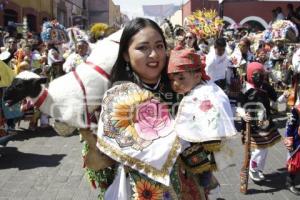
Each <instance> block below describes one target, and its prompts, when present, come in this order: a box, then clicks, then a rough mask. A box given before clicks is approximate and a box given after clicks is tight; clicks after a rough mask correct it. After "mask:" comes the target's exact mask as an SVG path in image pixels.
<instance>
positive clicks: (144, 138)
mask: <svg viewBox="0 0 300 200" xmlns="http://www.w3.org/2000/svg"><path fill="white" fill-rule="evenodd" d="M288 6H289V14H288V16H287V18H288V20H291V21H292V22H294V23H295V24H296V26H298V28H299V17H297V15H296V12H294V11H293V7H291V5H290V4H289V5H288ZM274 12H275V11H274ZM282 15H283V14H282V13H281V12H280V10H279V9H276V17H277V18H278V20H281V19H279V18H284V17H283V16H282ZM273 23H275V22H273ZM287 29H288V31H290V30H291V29H292V28H291V27H288V28H287ZM292 31H294V29H292ZM103 33H104V32H103ZM223 33H224V34H223V36H221V35H222V34H219V35H218V36H217V37H200V36H199V35H198V34H197V33H196V32H194V31H193V30H192V29H188V28H185V27H178V28H177V29H176V30H174V32H172V34H171V36H170V35H169V36H167V35H165V32H163V30H162V29H161V28H160V27H159V26H158V25H157V24H156V23H155V22H154V21H152V20H150V19H145V18H136V19H133V20H132V21H130V22H129V23H128V24H126V25H125V26H124V30H123V33H122V36H121V38H120V42H119V54H118V57H117V60H116V62H115V65H114V66H113V68H112V71H111V74H110V82H111V88H110V89H109V90H108V91H107V92H106V93H105V95H104V97H103V103H102V111H101V113H102V114H101V116H102V117H101V118H100V119H99V121H100V122H99V127H98V130H97V133H96V134H97V137H98V141H97V145H98V147H99V149H100V151H102V152H104V153H105V154H106V156H108V157H110V158H112V159H113V160H115V162H112V163H111V164H110V165H109V166H107V167H106V168H105V169H101V170H99V171H98V173H97V172H95V173H94V174H93V177H92V182H93V183H94V182H98V185H99V187H101V191H102V193H101V194H100V195H99V198H100V199H103V198H105V199H130V198H131V197H134V198H135V199H199V200H200V199H208V197H209V193H210V191H211V190H213V189H215V188H217V187H219V186H220V184H219V182H218V180H217V179H216V178H215V176H214V175H213V171H214V170H217V169H220V168H222V167H220V166H221V165H223V164H222V159H223V158H225V157H226V155H225V154H226V153H225V150H224V149H225V148H229V149H230V147H228V145H226V142H228V141H230V140H231V139H232V138H233V137H234V136H235V135H236V129H240V131H241V134H242V141H243V143H246V142H247V141H245V134H247V133H246V124H247V123H250V125H251V139H250V141H249V142H250V146H251V158H250V165H249V168H250V169H249V176H250V178H251V179H252V180H253V181H254V182H255V183H258V182H262V181H263V180H264V179H265V177H264V173H263V170H264V166H265V162H266V160H267V154H268V149H269V148H270V147H271V146H273V145H274V144H276V143H278V142H279V141H281V137H282V136H281V135H280V133H279V132H278V130H277V128H276V125H275V124H274V122H273V117H274V114H276V113H277V112H278V111H276V105H277V104H278V103H282V104H289V106H290V108H292V109H291V112H290V111H288V112H287V113H288V116H290V117H289V120H288V123H287V127H286V132H285V139H284V144H285V145H286V147H287V150H288V153H289V156H288V161H287V164H286V166H287V169H288V175H287V179H286V186H287V188H288V189H289V190H290V191H291V192H292V193H294V194H295V195H300V190H299V189H297V188H296V187H295V177H296V174H297V173H298V172H299V171H300V151H299V149H300V136H299V133H298V128H299V119H300V118H299V109H300V108H299V99H300V98H299V96H297V93H298V89H297V88H298V87H297V86H298V72H299V71H298V70H299V69H298V68H299V67H300V49H298V48H299V46H298V43H297V42H299V34H298V32H297V31H294V34H293V35H292V36H291V37H292V38H288V37H289V36H288V35H284V38H280V39H275V38H274V37H273V38H272V39H271V40H267V39H266V40H264V39H262V38H263V37H259V39H257V38H258V37H256V36H255V35H253V34H252V35H251V34H248V33H247V32H245V29H242V28H241V29H237V30H235V31H233V32H231V34H228V35H227V34H226V31H224V30H223ZM106 34H107V35H108V34H109V31H108V32H107V33H106ZM257 34H259V33H257ZM71 35H73V39H72V44H69V45H67V46H65V45H62V44H53V43H47V42H43V41H42V40H41V39H40V37H39V36H34V35H30V36H29V35H27V36H26V38H21V37H20V36H16V35H14V34H13V33H4V32H3V36H5V37H3V38H2V39H3V46H2V47H1V52H0V53H1V54H0V58H1V61H0V64H1V65H0V66H1V68H2V69H1V71H2V70H4V68H10V69H11V70H12V71H14V72H13V73H14V74H15V75H17V74H19V73H21V72H22V71H26V70H29V71H34V72H35V73H38V74H40V75H44V76H47V77H48V78H49V81H51V80H53V79H55V78H57V77H59V76H62V75H64V74H66V73H70V72H72V71H74V70H75V69H76V67H77V66H78V65H80V64H81V63H84V62H85V61H86V59H87V57H88V56H89V54H90V52H91V51H93V48H94V46H95V45H97V44H95V43H92V42H91V41H93V42H96V41H97V40H102V39H103V38H104V37H105V36H107V35H104V34H102V35H98V36H97V38H95V37H94V38H93V40H89V39H88V38H87V39H86V37H84V36H80V37H78V38H76V39H75V40H74V33H71ZM87 35H88V34H87ZM94 35H97V34H94ZM166 37H167V38H166ZM168 37H171V38H168ZM289 39H291V40H293V43H291V42H289ZM99 56H101V55H99ZM120 83H121V84H120ZM6 87H9V84H6V85H5V84H3V85H1V88H0V89H1V97H2V96H3V94H4V92H5V88H6ZM130 95H132V96H133V97H132V99H128V101H127V103H125V104H121V105H120V106H119V107H122V106H123V107H122V108H124V105H129V104H130V103H131V102H135V101H139V104H138V108H136V109H134V110H135V112H137V113H136V114H135V115H134V117H136V118H134V119H131V120H128V121H126V120H124V119H121V118H120V115H121V114H124V112H125V111H124V110H123V113H122V112H121V111H120V112H119V113H118V108H119V107H118V106H116V105H115V104H114V103H111V102H112V101H114V102H117V99H118V98H119V99H120V100H119V102H117V103H120V102H122V100H124V99H126V98H129V97H130ZM163 103H165V104H163ZM27 104H28V102H27ZM29 104H30V103H29ZM148 104H149V105H148ZM161 104H163V105H161ZM147 106H148V107H147ZM153 106H154V107H155V109H154V110H153ZM166 106H167V109H165V110H164V109H163V108H165V107H166ZM23 107H24V105H22V106H20V104H18V105H16V106H14V107H13V108H7V107H6V105H5V102H3V101H2V102H1V115H0V118H1V121H0V122H1V123H2V124H0V125H1V126H2V127H3V129H1V130H5V131H6V132H9V130H13V129H14V128H15V124H16V122H17V120H19V119H22V118H24V112H22V109H21V108H23ZM32 107H33V106H32ZM125 107H126V106H125ZM143 107H147V108H146V109H145V110H143V109H144V108H143ZM151 109H152V110H151ZM154 111H155V112H157V113H155V112H154ZM126 112H127V111H126ZM128 112H129V111H128ZM139 112H141V113H139ZM158 112H160V113H158ZM26 114H28V111H27V112H26ZM49 117H50V116H47V115H45V114H43V113H39V112H38V110H37V109H34V108H32V109H31V113H30V121H31V122H30V128H32V129H34V128H36V127H37V122H38V119H39V118H40V126H41V127H48V126H49ZM154 118H155V119H154ZM107 119H110V120H107ZM172 119H174V120H172ZM234 121H236V122H238V121H241V127H236V128H235V125H234ZM150 122H151V123H153V124H152V125H151V124H150V125H149V123H150ZM173 122H174V123H175V126H174V127H175V130H171V131H170V127H173V126H172V125H171V123H173ZM133 129H134V130H133ZM1 134H4V133H1ZM178 138H179V139H178ZM162 144H163V145H162ZM157 149H159V152H158V151H157ZM158 154H159V155H158ZM221 157H222V159H221ZM157 161H158V162H157ZM104 172H105V173H104ZM107 173H109V175H108V174H107ZM107 177H109V178H107Z"/></svg>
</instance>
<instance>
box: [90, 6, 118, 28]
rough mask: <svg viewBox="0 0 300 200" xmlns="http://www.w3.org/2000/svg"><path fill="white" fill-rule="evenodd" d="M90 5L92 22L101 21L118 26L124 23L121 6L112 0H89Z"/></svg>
mask: <svg viewBox="0 0 300 200" xmlns="http://www.w3.org/2000/svg"><path fill="white" fill-rule="evenodd" d="M88 7H89V22H90V24H94V23H99V22H101V23H106V24H108V25H109V26H114V27H116V28H118V27H120V25H121V24H122V15H121V11H120V6H119V5H115V4H114V3H113V1H112V0H89V2H88Z"/></svg>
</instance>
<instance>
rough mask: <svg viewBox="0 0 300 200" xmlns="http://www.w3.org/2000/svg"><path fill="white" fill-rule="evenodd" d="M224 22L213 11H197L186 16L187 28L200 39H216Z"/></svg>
mask: <svg viewBox="0 0 300 200" xmlns="http://www.w3.org/2000/svg"><path fill="white" fill-rule="evenodd" d="M223 25H224V22H223V19H221V18H220V17H219V16H218V15H217V12H216V11H215V10H203V11H201V10H197V11H195V12H193V14H192V15H190V16H188V22H187V27H188V29H189V31H191V32H193V33H194V34H196V35H197V36H198V37H200V38H211V37H218V36H219V34H220V32H221V30H222V28H223Z"/></svg>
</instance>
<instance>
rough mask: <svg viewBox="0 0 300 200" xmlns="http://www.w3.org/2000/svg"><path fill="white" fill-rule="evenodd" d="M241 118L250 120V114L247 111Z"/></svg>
mask: <svg viewBox="0 0 300 200" xmlns="http://www.w3.org/2000/svg"><path fill="white" fill-rule="evenodd" d="M243 120H244V121H245V122H250V121H251V120H252V118H251V116H250V114H249V113H246V114H245V115H244V116H243Z"/></svg>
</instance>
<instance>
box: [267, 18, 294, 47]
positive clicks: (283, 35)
mask: <svg viewBox="0 0 300 200" xmlns="http://www.w3.org/2000/svg"><path fill="white" fill-rule="evenodd" d="M290 30H293V31H294V33H295V37H298V35H299V32H298V29H297V26H296V25H295V24H294V23H293V22H291V21H289V20H278V21H276V22H274V23H273V24H272V27H270V28H269V29H267V30H265V31H264V35H263V40H264V41H266V42H270V41H278V40H291V39H293V38H290V35H288V32H289V31H290Z"/></svg>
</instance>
